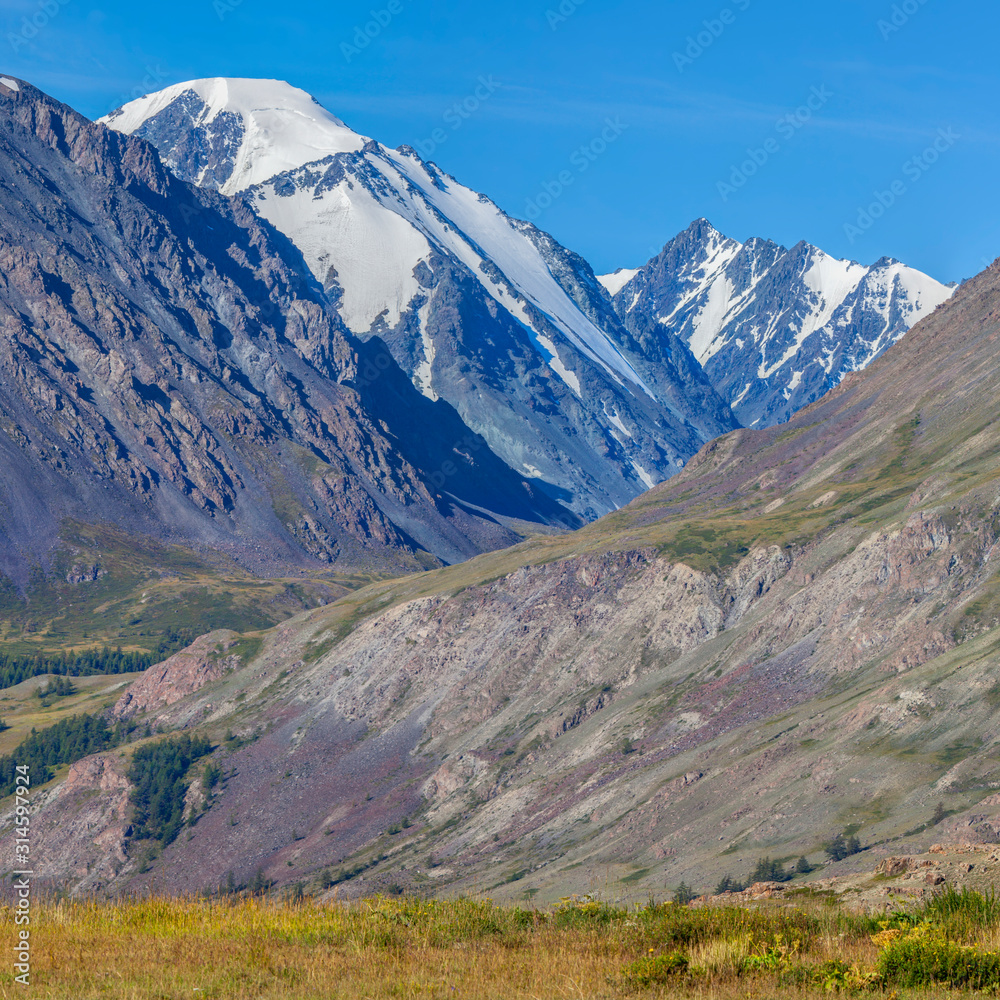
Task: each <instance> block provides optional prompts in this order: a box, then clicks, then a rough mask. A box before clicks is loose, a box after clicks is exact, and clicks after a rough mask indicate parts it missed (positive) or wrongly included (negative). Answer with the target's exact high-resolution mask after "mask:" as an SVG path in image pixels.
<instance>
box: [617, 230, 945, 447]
mask: <svg viewBox="0 0 1000 1000" xmlns="http://www.w3.org/2000/svg"><path fill="white" fill-rule="evenodd" d="M601 281H602V282H603V283H604V285H605V287H606V288H607V289H608V292H609V293H610V294H611V295H612V296H613V298H614V303H615V308H616V309H617V311H618V314H619V316H620V317H621V318H622V322H623V323H624V324H625V325H626V327H627V328H628V329H629V330H630V332H631V333H632V334H633V336H635V337H636V338H637V339H638V340H639V341H640V343H642V344H645V343H648V342H650V341H653V342H656V341H658V340H659V339H660V338H662V337H663V335H664V333H665V332H666V333H669V334H670V335H672V336H677V337H679V338H680V339H681V340H682V341H684V343H685V344H687V345H688V347H690V349H691V351H692V352H693V353H694V355H695V357H696V358H697V360H698V362H699V363H700V364H701V365H703V366H704V369H705V373H706V374H707V375H708V377H709V379H710V380H711V382H712V385H713V386H715V388H716V389H717V390H718V392H719V393H720V394H721V395H722V396H723V398H724V399H725V400H726V401H727V402H728V403H729V404H730V406H731V407H732V409H733V412H734V414H735V415H736V417H737V419H738V420H739V422H740V424H741V425H743V426H744V427H770V426H773V425H774V424H780V423H784V422H785V421H787V420H788V419H789V418H790V417H791V416H792V414H794V413H795V412H797V411H798V410H801V409H802V408H803V407H804V406H807V405H808V404H809V403H813V402H815V401H816V400H817V399H819V398H820V396H822V395H823V394H824V393H826V392H827V391H829V390H830V389H832V388H834V387H835V386H836V385H839V383H840V382H841V380H842V379H843V378H844V377H845V376H846V375H848V374H849V373H851V372H856V371H860V370H861V369H863V368H865V367H867V366H868V365H869V364H871V362H872V361H874V360H875V359H876V358H877V357H879V355H881V354H882V353H883V352H884V351H886V350H887V349H888V348H889V347H891V346H892V345H893V344H894V343H896V342H897V341H898V340H899V339H900V338H901V337H902V336H903V335H904V334H905V333H906V332H907V331H908V330H909V329H910V328H911V327H912V326H914V325H915V324H916V323H917V322H919V321H920V320H921V319H923V318H924V317H925V316H927V315H929V314H930V313H932V312H933V311H934V310H935V309H936V308H937V307H938V306H939V305H941V303H943V302H945V301H947V300H948V298H949V297H950V296H951V295H952V293H953V292H954V286H953V285H951V286H949V285H943V284H941V283H940V282H938V281H935V280H934V279H933V278H930V277H928V276H927V275H926V274H922V273H921V272H919V271H916V270H914V269H913V268H911V267H907V266H906V265H905V264H901V263H900V262H899V261H896V260H892V259H890V258H888V257H885V258H883V259H882V260H879V261H878V262H877V263H875V264H873V265H872V266H871V267H865V266H863V265H861V264H858V263H856V262H854V261H847V260H836V259H835V258H833V257H831V256H830V255H829V254H826V253H824V252H823V251H822V250H820V249H818V248H817V247H814V246H810V245H809V244H808V243H805V242H801V243H798V244H796V246H794V247H792V248H791V249H790V250H789V249H786V248H785V247H782V246H779V245H778V244H776V243H773V242H772V241H770V240H763V239H751V240H748V241H747V242H746V243H739V242H737V241H736V240H733V239H730V238H728V237H726V236H723V235H722V234H721V233H720V232H718V230H716V229H715V228H714V227H713V226H712V225H711V224H710V223H709V222H708V221H707V220H706V219H699V220H697V221H696V222H694V223H692V224H691V226H690V227H689V228H688V229H687V230H685V232H683V233H681V234H680V235H679V236H677V237H676V238H674V239H673V240H671V241H670V242H669V243H668V244H667V245H666V246H665V247H664V248H663V250H662V252H661V253H660V254H659V255H658V256H656V257H654V258H653V259H652V260H651V261H650V262H649V263H648V264H646V265H645V266H644V267H642V268H639V269H638V270H634V271H633V270H620V271H616V272H615V273H614V274H609V275H605V276H603V277H602V278H601Z"/></svg>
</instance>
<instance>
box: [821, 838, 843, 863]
mask: <svg viewBox="0 0 1000 1000" xmlns="http://www.w3.org/2000/svg"><path fill="white" fill-rule="evenodd" d="M824 850H825V851H826V853H827V854H828V855H829V857H830V860H831V861H843V860H844V858H846V857H847V844H845V843H844V835H843V834H842V833H838V834H837V836H836V837H834V838H833V840H831V841H830V842H829V843H828V844H827V845H826V847H825V848H824Z"/></svg>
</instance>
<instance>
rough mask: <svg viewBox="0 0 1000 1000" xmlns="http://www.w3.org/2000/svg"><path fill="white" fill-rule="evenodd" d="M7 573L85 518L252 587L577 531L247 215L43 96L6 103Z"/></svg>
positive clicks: (0, 276)
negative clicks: (222, 566) (246, 573)
mask: <svg viewBox="0 0 1000 1000" xmlns="http://www.w3.org/2000/svg"><path fill="white" fill-rule="evenodd" d="M0 336H2V339H0V572H2V573H3V574H6V575H7V576H9V577H12V578H14V579H15V580H16V581H17V582H18V583H19V584H23V583H24V582H25V580H26V578H27V575H28V572H29V570H30V569H31V567H33V566H36V565H45V564H47V562H48V560H49V559H50V557H51V555H52V552H53V550H54V549H56V548H58V547H59V546H60V544H61V535H62V534H63V533H64V525H65V524H67V523H68V522H70V521H72V522H74V523H83V524H103V525H109V526H111V527H114V528H117V529H119V530H124V531H125V532H128V533H132V534H134V535H141V536H147V537H150V538H153V539H158V540H160V541H165V542H171V543H177V544H181V545H186V546H189V547H192V548H196V549H197V548H203V549H206V550H209V551H217V552H219V553H222V554H224V555H225V556H226V557H228V558H229V559H230V560H232V561H234V562H235V563H237V564H239V565H242V566H244V567H248V568H250V569H252V570H254V571H258V572H266V573H270V574H274V573H277V572H280V571H291V570H295V569H303V568H304V569H308V568H313V569H318V568H322V567H327V568H333V569H338V570H339V569H352V568H353V569H357V568H362V569H366V570H392V569H395V570H398V569H400V568H406V567H410V568H418V567H419V566H421V565H428V564H434V563H441V562H455V561H458V560H462V559H465V558H468V557H469V556H470V555H474V554H476V553H477V552H482V551H484V550H489V549H493V548H496V547H499V546H505V545H508V544H510V543H511V542H513V541H516V540H517V539H518V538H519V537H520V536H519V535H518V533H517V525H518V524H524V523H529V524H532V525H535V526H538V527H541V526H544V525H572V524H574V523H576V522H575V519H574V517H573V516H572V515H571V514H569V513H568V512H566V511H565V510H563V509H562V508H561V507H559V506H558V505H557V504H556V503H555V502H553V501H552V500H550V499H548V498H546V497H545V496H544V495H542V494H540V493H538V491H537V490H536V489H535V488H534V487H533V486H532V485H531V484H530V483H528V482H527V481H526V480H524V479H523V478H521V477H520V476H518V475H517V474H515V473H514V472H512V471H511V470H510V469H509V467H507V466H506V465H505V464H504V463H503V462H501V461H500V460H499V459H498V458H497V457H496V456H495V455H494V454H493V453H492V451H491V450H490V448H489V447H488V446H487V445H486V443H485V441H484V440H483V439H482V438H481V437H479V436H478V435H476V434H475V433H473V432H472V431H470V430H469V428H468V427H467V426H466V425H465V424H464V423H463V422H462V420H461V419H460V418H459V416H458V415H457V414H456V412H455V411H454V410H453V409H452V408H451V407H450V406H449V405H448V404H447V403H445V402H435V401H431V400H429V399H427V398H426V397H423V396H421V395H420V394H419V393H418V392H417V391H416V390H414V388H413V387H412V385H411V383H410V381H409V379H408V378H407V377H406V376H405V375H404V374H403V372H402V371H401V370H400V369H399V367H398V366H397V365H396V364H395V363H394V362H393V361H392V359H391V357H390V356H389V354H388V351H387V350H386V348H385V346H384V345H382V344H381V343H380V342H379V341H377V340H372V341H370V342H369V343H367V344H362V343H361V342H359V341H358V340H356V339H355V338H354V337H353V336H351V334H350V333H349V332H347V331H346V330H345V329H344V328H343V326H342V325H341V324H340V322H339V320H338V319H337V317H336V316H335V314H334V313H333V312H332V310H331V309H330V308H329V306H328V305H327V302H326V299H325V297H324V296H323V294H322V291H321V289H319V287H318V286H317V285H316V284H315V282H314V280H313V279H312V277H311V275H309V274H308V272H307V271H305V269H304V268H302V265H301V258H300V257H299V255H298V253H297V252H296V251H295V250H294V248H292V247H291V246H290V245H289V244H288V243H287V242H286V241H285V240H284V238H283V237H281V236H279V235H278V234H276V233H275V232H274V231H273V230H272V229H271V228H270V227H269V226H268V225H267V224H266V223H262V222H261V220H260V219H259V217H258V216H257V215H255V214H254V213H253V212H251V211H250V210H249V208H247V207H246V205H245V204H243V203H241V202H238V201H230V200H229V199H227V198H225V197H223V196H221V195H219V194H216V193H215V192H212V191H207V190H199V189H195V188H193V187H191V186H189V185H188V184H186V183H184V182H182V181H179V180H178V179H177V178H176V177H175V176H174V175H173V174H171V173H170V172H169V171H168V170H166V169H165V168H164V167H163V166H162V164H161V163H160V160H159V156H158V155H157V153H156V151H155V149H154V148H153V147H152V146H150V145H149V144H148V143H146V142H144V141H142V140H140V139H134V138H129V137H126V136H122V135H120V134H118V133H116V132H113V131H110V130H108V129H106V128H105V127H103V126H101V125H96V124H93V123H91V122H89V121H87V120H86V119H84V118H82V117H81V116H80V115H78V114H76V113H74V112H73V111H71V110H70V109H68V108H66V107H64V106H62V105H60V104H58V103H56V102H54V101H52V100H51V99H49V98H47V97H46V96H45V95H43V94H41V93H40V92H39V91H37V90H36V89H34V88H33V87H31V86H29V85H27V84H24V83H20V82H14V83H13V86H10V85H4V86H0Z"/></svg>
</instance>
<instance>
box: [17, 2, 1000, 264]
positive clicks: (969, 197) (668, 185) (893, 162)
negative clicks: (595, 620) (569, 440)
mask: <svg viewBox="0 0 1000 1000" xmlns="http://www.w3.org/2000/svg"><path fill="white" fill-rule="evenodd" d="M373 14H374V15H375V16H373ZM0 17H2V23H0V28H2V31H3V35H4V39H3V40H0V53H2V54H0V72H6V73H11V74H14V75H17V76H20V77H23V78H26V79H28V80H30V81H32V82H33V83H35V84H36V85H38V86H40V87H41V88H42V89H44V90H46V91H48V92H49V93H51V94H52V95H53V96H55V97H58V98H60V99H61V100H64V101H66V102H67V103H69V104H71V105H72V106H74V107H75V108H77V109H78V110H80V111H82V112H83V113H85V114H87V115H89V116H91V117H97V116H99V115H101V114H103V113H105V112H107V111H108V110H110V109H111V108H112V107H114V106H116V105H117V104H119V103H121V102H122V101H123V100H125V99H128V98H130V97H132V96H138V95H140V94H142V93H144V92H146V91H149V90H157V89H159V88H161V87H163V86H167V85H169V84H172V83H177V82H180V81H182V80H186V79H192V78H197V77H204V76H252V77H275V78H281V79H287V80H289V81H290V82H292V83H294V84H296V85H297V86H300V87H302V88H304V89H306V90H308V91H310V92H311V93H313V94H314V95H315V96H316V97H318V98H319V99H320V101H321V102H322V103H323V104H325V105H326V106H327V107H328V108H329V109H330V110H331V111H333V112H334V113H335V114H338V115H339V116H340V117H341V118H343V119H344V120H345V121H347V123H348V124H349V125H351V126H352V127H353V128H355V129H356V130H357V131H359V132H363V133H365V134H367V135H370V136H373V137H375V138H377V139H379V140H380V141H382V142H384V143H387V144H389V145H393V146H396V145H400V144H402V143H410V144H411V145H415V146H416V145H418V144H419V145H422V148H423V149H424V150H425V151H430V150H431V149H432V146H431V143H433V137H434V135H435V130H436V129H437V130H440V131H439V132H438V133H437V134H438V137H439V138H440V137H441V136H442V135H443V136H444V137H445V141H444V142H443V143H441V142H439V143H436V144H435V145H434V147H433V152H432V154H431V156H430V158H431V159H433V160H435V162H437V163H438V164H439V165H440V166H441V167H442V168H443V169H445V170H446V171H448V172H449V173H451V174H453V175H455V176H456V177H457V178H458V179H459V180H461V181H463V182H464V183H466V184H468V185H470V186H472V187H474V188H476V189H478V190H481V191H484V192H485V193H487V194H488V195H489V196H490V197H491V198H493V200H494V201H496V202H497V203H498V204H500V205H501V206H502V207H503V208H504V209H505V210H507V211H508V212H510V213H511V214H512V215H516V216H520V217H526V216H528V215H531V216H533V221H535V222H536V224H538V225H539V226H540V227H541V228H543V229H546V230H548V231H549V232H551V233H553V234H554V235H555V236H556V237H557V238H558V239H559V240H560V241H561V242H563V243H564V244H566V245H567V246H569V247H570V248H572V249H573V250H575V251H577V252H578V253H581V254H582V255H583V256H585V257H586V258H587V259H588V260H589V261H590V262H591V263H592V264H593V265H594V267H595V268H596V269H597V270H598V271H599V272H600V271H604V270H612V269H613V268H615V267H617V266H636V265H638V264H640V263H642V262H644V261H645V260H646V259H647V258H648V257H650V256H651V255H652V254H653V253H654V252H656V250H658V248H659V247H660V246H661V245H662V244H663V243H664V242H665V241H666V240H667V239H669V238H670V237H671V236H673V235H674V234H676V233H677V232H678V231H680V230H681V229H683V228H685V227H686V226H687V225H688V224H689V223H690V222H691V221H692V220H693V219H695V218H697V217H699V216H706V217H707V218H709V219H710V220H711V221H712V222H713V223H714V224H715V225H716V226H717V227H718V228H719V229H721V230H722V231H723V232H725V233H727V234H728V235H731V236H734V237H736V238H738V239H745V238H747V237H749V236H765V237H769V238H771V239H774V240H777V241H778V242H781V243H785V244H786V245H790V244H793V243H795V242H797V241H798V240H800V239H806V240H809V241H810V242H813V243H816V244H818V245H819V246H821V247H823V248H824V249H826V250H827V251H829V252H831V253H834V254H836V255H837V256H843V257H850V258H853V259H857V260H860V261H862V262H864V263H870V262H872V261H874V260H876V259H877V258H879V257H881V256H883V255H889V256H893V257H898V258H900V259H902V260H905V261H906V262H907V263H910V264H912V265H914V266H916V267H919V268H921V269H922V270H925V271H928V272H929V273H931V274H933V275H934V276H935V277H938V278H940V279H942V280H956V279H962V278H965V277H968V276H970V275H972V274H974V273H975V272H977V271H979V270H981V269H982V267H983V266H984V264H985V263H988V262H990V261H992V260H993V259H994V258H995V257H996V256H998V255H1000V224H998V220H1000V196H998V191H997V183H996V178H997V162H998V159H997V157H998V153H1000V144H998V140H1000V127H998V126H1000V122H998V98H997V95H998V94H1000V86H998V84H1000V60H998V59H997V57H996V44H997V43H996V39H997V37H998V36H1000V10H998V5H997V4H996V3H995V2H988V0H967V2H965V3H962V4H961V5H955V4H949V3H946V2H945V0H923V2H921V0H898V2H897V0H885V2H882V0H837V2H835V3H834V2H831V3H824V4H803V3H801V2H790V0H688V2H683V3H682V2H672V0H666V2H664V0H658V2H646V0H636V2H631V3H615V2H612V0H503V2H497V0H493V2H485V3H479V4H466V3H458V2H456V0H438V2H436V3H430V2H428V0H356V2H355V0H351V2H344V0H333V2H332V3H331V2H322V3H320V2H314V0H295V2H291V3H275V2H273V0H171V2H170V3H155V4H138V3H136V2H135V0H0ZM32 22H34V23H32ZM480 81H488V82H489V86H486V85H485V84H484V83H481V82H480ZM477 88H479V94H480V96H483V95H486V96H485V99H483V100H480V99H479V98H477V97H476V96H475V95H476V90H477ZM488 91H492V92H491V93H488ZM810 100H811V104H812V107H810V106H809V103H808V102H810ZM465 101H468V104H467V105H465V107H464V108H462V107H461V106H462V103H463V102H465ZM477 103H478V107H477V106H476V105H477ZM456 105H458V106H459V107H460V108H461V110H459V111H456V110H455V109H456ZM471 109H474V110H471ZM789 116H791V117H789ZM609 123H611V124H609ZM935 143H936V148H935ZM880 194H881V201H882V202H883V203H885V205H884V207H883V206H882V205H879V204H878V202H879V198H878V195H880ZM553 195H554V196H553ZM873 203H874V204H875V205H876V207H875V208H874V209H873V210H871V211H868V206H870V205H872V204H873ZM862 212H865V213H867V214H862Z"/></svg>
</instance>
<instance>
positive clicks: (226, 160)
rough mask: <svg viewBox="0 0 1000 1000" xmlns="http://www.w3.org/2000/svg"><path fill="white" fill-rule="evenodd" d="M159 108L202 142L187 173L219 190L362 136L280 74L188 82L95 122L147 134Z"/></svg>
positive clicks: (351, 148)
mask: <svg viewBox="0 0 1000 1000" xmlns="http://www.w3.org/2000/svg"><path fill="white" fill-rule="evenodd" d="M162 114H166V115H174V116H176V118H177V121H176V125H177V128H178V129H179V130H184V131H185V132H186V133H188V134H189V135H192V138H194V139H196V141H198V142H200V144H201V146H202V149H203V162H202V163H201V170H200V173H199V174H198V175H197V176H192V177H190V178H188V179H189V180H191V181H193V182H195V183H198V184H204V185H206V186H211V187H216V188H218V189H219V190H220V191H222V192H223V193H224V194H235V193H236V192H237V191H242V190H244V189H245V188H248V187H252V186H253V185H254V184H259V183H261V182H263V181H266V180H267V179H268V178H270V177H274V176H275V175H276V174H280V173H283V172H285V171H287V170H294V169H296V168H297V167H301V166H303V165H305V164H306V163H313V162H315V161H317V160H322V159H324V158H325V157H327V156H332V155H334V154H336V153H354V152H357V151H358V150H360V149H362V148H363V146H364V145H365V143H366V142H367V141H368V139H367V138H366V137H365V136H361V135H358V134H357V133H356V132H354V131H352V130H351V129H349V128H348V127H347V126H346V125H345V124H344V123H343V122H342V121H341V120H340V119H339V118H337V117H336V116H335V115H332V114H331V113H330V112H329V111H327V110H326V109H325V108H324V107H323V106H322V105H321V104H319V103H318V102H317V101H316V100H315V99H314V98H313V97H311V96H310V95H309V94H307V93H306V92H305V91H304V90H299V88H298V87H293V86H292V85H291V84H289V83H285V82H284V81H282V80H241V79H227V78H225V77H214V78H210V79H205V80H191V81H189V82H187V83H178V84H175V85H174V86H172V87H167V88H166V89H165V90H160V91H158V92H157V93H155V94H149V95H147V96H146V97H140V98H139V99H138V100H135V101H131V102H130V103H129V104H126V105H125V106H124V107H121V108H119V109H118V110H117V111H112V112H111V114H109V115H107V116H105V117H104V118H102V119H100V121H101V123H102V124H103V125H108V126H110V127H111V128H114V129H115V130H116V131H118V132H124V133H126V134H128V135H133V134H134V135H138V136H140V137H141V138H145V135H144V132H145V129H146V126H147V124H148V123H149V122H150V121H151V120H152V119H156V118H157V117H158V116H160V115H162ZM162 131H163V129H162V124H161V126H160V134H161V135H162Z"/></svg>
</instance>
